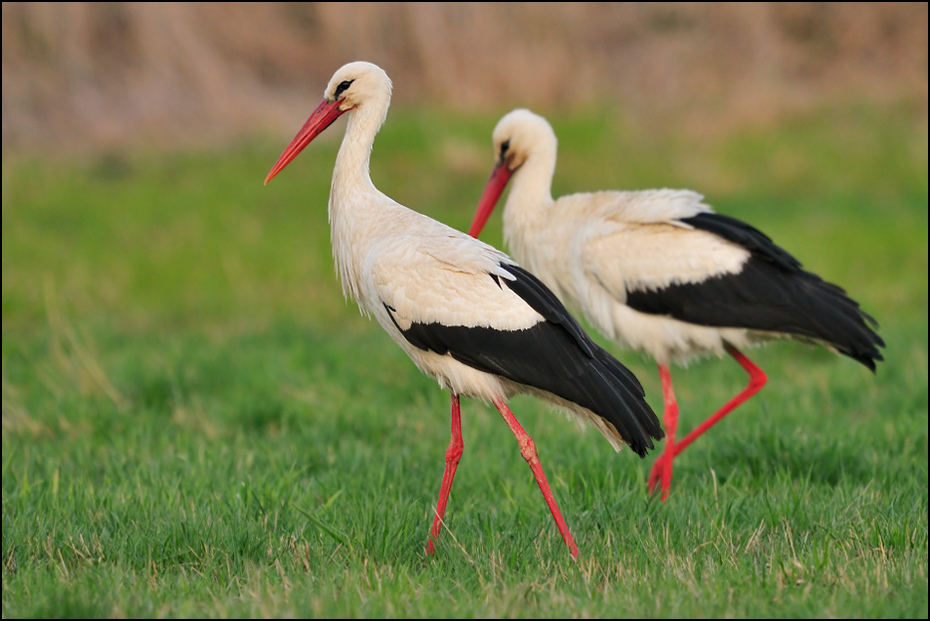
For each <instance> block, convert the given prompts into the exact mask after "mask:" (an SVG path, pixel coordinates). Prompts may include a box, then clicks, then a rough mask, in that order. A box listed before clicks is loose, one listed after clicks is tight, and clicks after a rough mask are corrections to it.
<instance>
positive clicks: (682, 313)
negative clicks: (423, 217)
mask: <svg viewBox="0 0 930 621" xmlns="http://www.w3.org/2000/svg"><path fill="white" fill-rule="evenodd" d="M492 144H493V149H494V166H493V168H492V172H491V175H490V178H489V179H488V181H487V184H486V186H485V189H484V192H483V193H482V196H481V198H480V199H479V203H478V206H477V208H476V210H475V215H474V219H473V221H472V223H471V226H470V227H469V234H470V235H472V236H474V237H478V235H480V233H481V230H482V228H483V227H484V225H485V224H486V223H487V220H488V218H489V217H490V215H491V213H492V212H493V211H494V208H495V206H496V205H497V202H498V200H499V199H500V196H501V195H502V193H503V192H504V189H505V188H506V187H507V185H508V182H510V190H509V193H508V196H507V199H506V202H505V204H504V209H503V215H502V219H503V236H504V242H505V248H506V249H507V251H508V252H509V253H510V254H511V256H513V258H515V259H516V260H517V261H519V262H520V263H521V265H523V266H524V267H525V268H526V269H528V270H530V271H531V272H532V273H534V274H535V275H536V276H538V277H539V278H540V279H541V280H542V281H543V282H544V283H546V284H547V285H548V286H549V287H550V288H551V289H552V291H553V292H554V293H555V294H556V295H557V296H558V297H559V298H560V299H561V300H562V301H563V302H565V304H566V306H567V307H568V308H569V309H570V310H572V311H574V312H576V313H580V314H581V315H583V316H584V317H585V318H586V319H587V321H588V322H589V323H590V324H592V325H593V326H594V327H595V329H596V330H597V331H598V332H600V333H601V334H602V335H603V336H605V337H606V338H607V339H609V340H610V341H611V342H613V343H615V344H617V345H619V346H621V347H623V348H627V349H632V350H635V351H639V352H644V353H645V354H646V355H648V356H651V358H652V359H653V360H655V361H656V362H657V364H658V368H659V376H660V380H661V384H662V393H663V401H664V413H663V425H664V428H665V433H666V436H667V437H666V440H665V448H664V450H663V451H662V453H661V455H660V456H659V457H657V458H656V460H655V462H654V463H653V467H652V470H651V471H650V474H649V479H648V483H647V485H648V489H649V492H650V493H657V491H658V487H657V486H659V485H660V484H661V491H662V500H663V501H665V500H666V499H667V498H668V495H669V490H670V488H671V481H672V471H673V469H672V462H673V460H674V459H675V457H676V456H678V455H679V454H680V453H681V452H682V451H683V450H684V449H685V448H687V447H688V446H689V445H691V443H692V442H694V441H695V440H696V439H697V438H698V437H699V436H701V435H702V434H703V433H705V432H706V431H707V430H708V429H710V428H711V427H712V426H713V425H715V424H716V423H717V422H719V421H720V420H721V419H722V418H723V417H725V416H726V415H727V414H729V413H730V412H731V411H732V410H733V409H735V408H736V407H737V406H739V405H741V404H742V403H744V402H745V401H747V400H748V399H749V398H751V397H752V396H753V395H755V394H756V393H757V392H759V390H761V389H762V387H763V386H764V385H765V384H766V382H767V381H768V378H767V375H766V374H765V372H764V371H762V369H760V368H759V367H758V366H757V365H756V364H755V363H753V362H752V361H751V360H750V359H749V358H748V357H747V356H746V355H745V354H744V353H743V352H742V350H743V349H745V348H747V347H750V346H759V345H763V344H765V343H767V342H770V341H774V340H779V339H794V340H797V341H802V342H806V343H808V344H812V345H819V346H824V347H826V348H827V349H829V350H832V351H834V352H836V353H839V354H843V355H845V356H848V357H849V358H851V359H853V360H855V361H856V362H859V363H861V364H863V365H864V366H865V367H866V368H868V369H869V370H871V371H872V372H873V373H874V372H875V369H876V361H881V360H883V357H882V354H881V352H880V351H879V349H878V348H879V347H884V345H885V343H884V341H883V340H882V338H881V337H880V336H879V335H878V334H877V332H876V330H877V329H878V323H877V322H876V320H875V319H874V318H873V317H872V316H870V315H869V314H867V313H865V312H864V311H863V310H861V309H860V306H859V304H858V303H857V302H856V301H854V300H853V299H851V298H850V297H849V296H848V295H847V293H846V291H845V290H844V289H842V288H841V287H839V286H838V285H835V284H832V283H830V282H827V281H825V280H823V279H822V278H821V277H820V276H818V275H816V274H814V273H812V272H810V271H807V270H805V269H804V267H803V266H802V264H801V262H800V261H798V260H797V259H796V258H795V257H794V256H792V255H791V254H789V253H788V252H787V251H786V250H784V249H783V248H781V247H780V246H778V245H777V244H775V243H774V242H773V241H772V240H771V239H770V238H769V237H768V236H767V235H765V234H764V233H762V232H761V231H759V230H758V229H756V228H754V227H753V226H751V225H749V224H747V223H745V222H743V221H741V220H738V219H736V218H733V217H730V216H727V215H723V214H718V213H716V212H715V211H714V210H713V209H712V208H711V207H710V206H709V205H707V204H706V203H705V202H704V197H703V196H702V195H701V194H698V193H697V192H694V191H692V190H688V189H669V188H663V189H651V190H637V191H621V190H617V191H598V192H588V193H575V194H568V195H565V196H561V197H559V198H558V199H553V197H552V181H553V177H554V175H555V168H556V158H557V151H558V140H557V138H556V134H555V131H554V130H553V128H552V125H551V124H550V123H549V122H548V121H547V120H546V119H545V118H544V117H543V116H540V115H539V114H536V113H535V112H532V111H531V110H528V109H526V108H517V109H515V110H512V111H511V112H509V113H507V114H505V115H504V116H503V117H502V118H501V119H500V120H499V121H498V123H497V125H496V126H495V128H494V130H493V133H492ZM724 353H726V354H729V355H730V356H732V357H733V358H734V359H735V360H736V361H737V362H738V363H739V364H740V365H741V366H742V367H743V368H744V369H745V370H746V372H747V373H748V375H749V380H748V383H747V385H746V387H745V388H744V389H743V390H742V391H740V392H739V393H738V394H737V395H736V396H735V397H733V398H732V399H731V400H730V401H729V402H727V403H726V404H725V405H724V406H723V407H721V408H720V410H718V411H717V412H716V413H715V414H713V415H712V416H710V417H709V418H708V419H707V420H705V421H704V422H703V423H701V424H700V425H699V426H697V427H696V428H695V429H694V430H693V431H692V432H691V433H690V434H688V435H687V436H686V437H685V438H684V439H682V440H680V441H679V440H676V433H677V426H678V417H679V410H678V403H677V400H676V398H675V393H674V388H673V385H672V378H671V372H670V369H669V365H670V364H682V365H683V364H687V363H688V362H689V361H691V360H693V359H696V358H701V357H705V356H711V355H716V356H717V357H722V356H723V354H724Z"/></svg>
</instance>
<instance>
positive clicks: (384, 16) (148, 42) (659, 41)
mask: <svg viewBox="0 0 930 621" xmlns="http://www.w3.org/2000/svg"><path fill="white" fill-rule="evenodd" d="M927 19H928V16H927V3H807V2H801V3H745V4H737V3H584V2H575V3H422V2H418V3H384V2H379V3H365V2H357V3H301V4H288V3H254V4H227V3H190V4H181V3H120V2H116V3H82V2H74V3H61V4H53V3H42V2H38V3H23V2H4V3H3V25H2V36H3V41H2V45H3V148H4V151H8V150H9V149H20V148H45V147H48V146H50V145H53V144H55V145H70V146H75V145H84V146H91V147H99V146H107V145H125V144H132V143H140V142H147V143H154V144H158V145H164V146H171V145H176V144H179V143H181V142H185V141H188V142H189V141H204V140H210V139H217V138H219V139H228V138H231V137H234V136H237V135H242V134H253V135H254V134H260V133H262V132H268V131H271V130H273V131H283V132H284V133H287V132H289V131H291V130H292V129H293V128H292V125H293V118H294V116H300V115H301V114H303V113H305V112H307V111H308V110H309V108H310V107H311V106H313V105H315V104H316V103H317V100H318V99H319V98H320V97H321V94H322V90H323V87H324V85H325V82H326V80H327V79H328V78H329V77H330V76H331V75H332V72H333V71H334V70H335V69H336V68H337V67H338V66H340V65H341V64H343V63H345V62H348V61H351V60H370V61H372V62H376V63H377V64H379V65H381V66H382V67H384V68H385V69H386V70H387V71H388V73H389V74H390V75H391V76H392V78H393V79H394V82H395V86H396V89H395V91H396V92H395V103H396V105H412V104H424V103H426V104H437V105H441V106H448V107H453V108H456V109H459V110H475V111H488V112H490V113H493V114H497V113H499V112H502V111H504V110H506V109H509V108H510V107H513V106H516V105H525V106H529V107H534V108H537V109H540V110H542V111H549V112H551V111H553V110H557V109H580V108H583V107H585V106H589V105H604V104H607V105H615V104H616V105H622V106H625V107H626V108H628V109H629V110H630V111H631V112H632V113H634V114H636V115H642V116H643V117H644V118H645V119H648V122H652V123H658V122H659V121H660V120H661V119H662V118H663V116H665V115H684V117H686V118H688V119H689V120H690V121H691V122H690V123H687V125H688V126H689V127H704V128H708V127H711V128H713V131H719V130H721V129H725V128H726V126H728V125H731V124H734V123H735V124H744V123H747V122H760V121H766V120H772V119H778V118H779V117H781V116H782V115H783V114H785V113H786V112H791V111H794V110H799V109H801V110H803V109H811V108H816V107H817V106H820V105H823V104H824V102H837V101H842V100H848V99H849V98H855V99H860V100H863V101H865V102H868V103H869V104H870V105H878V106H897V108H896V109H897V110H900V106H899V104H901V103H902V102H904V104H905V106H904V109H905V110H908V111H910V113H912V114H913V115H914V116H915V118H916V119H917V120H919V121H920V122H923V123H925V122H926V110H927ZM678 118H682V117H681V116H679V117H678Z"/></svg>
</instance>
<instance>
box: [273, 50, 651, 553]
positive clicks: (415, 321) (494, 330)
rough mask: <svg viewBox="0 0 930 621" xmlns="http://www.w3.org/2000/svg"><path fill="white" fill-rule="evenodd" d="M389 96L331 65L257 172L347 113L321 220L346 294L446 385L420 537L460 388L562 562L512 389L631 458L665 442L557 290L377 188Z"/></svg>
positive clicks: (374, 82)
mask: <svg viewBox="0 0 930 621" xmlns="http://www.w3.org/2000/svg"><path fill="white" fill-rule="evenodd" d="M390 97H391V81H390V79H389V78H388V76H387V74H385V72H384V71H382V70H381V69H380V68H379V67H377V66H375V65H372V64H371V63H365V62H356V63H350V64H348V65H345V66H344V67H342V68H341V69H339V70H338V71H337V72H336V73H335V74H334V76H333V77H332V79H331V80H330V82H329V84H328V86H327V87H326V90H325V93H324V100H323V102H322V103H321V104H320V105H319V106H318V108H317V109H316V110H315V111H314V112H313V114H311V116H310V118H309V119H308V120H307V122H306V123H305V124H304V127H303V128H302V129H301V130H300V132H299V133H298V134H297V136H296V137H295V138H294V139H293V141H292V142H291V144H290V145H289V146H288V147H287V148H286V149H285V151H284V153H283V154H282V155H281V157H280V159H279V160H278V162H277V163H276V164H275V165H274V167H273V168H272V170H271V172H269V174H268V177H267V178H266V180H265V181H266V183H267V182H268V181H269V180H270V179H271V178H272V177H274V176H275V175H277V174H278V173H279V172H280V171H281V170H282V169H283V168H284V167H285V166H287V164H288V163H289V162H291V161H292V160H293V159H294V158H295V157H296V156H297V154H298V153H300V151H301V150H302V149H303V148H304V147H306V146H307V144H309V143H310V141H311V140H313V138H314V137H315V136H317V135H318V134H319V133H320V132H322V131H323V130H324V129H326V127H328V126H329V125H330V124H331V123H332V122H333V121H334V120H335V119H336V118H338V117H339V116H340V115H341V114H343V113H346V112H348V113H349V116H348V124H347V127H346V131H345V137H344V139H343V142H342V146H341V147H340V149H339V154H338V156H337V157H336V164H335V168H334V171H333V182H332V188H331V192H330V198H329V219H330V224H331V228H332V230H331V235H332V244H333V256H334V257H335V261H336V265H337V271H338V273H339V276H340V279H341V281H342V286H343V291H344V293H345V294H346V295H347V296H349V297H352V298H354V299H355V300H356V301H357V302H358V305H359V307H360V308H361V309H362V311H363V312H364V313H365V314H367V315H370V316H372V317H374V318H375V319H376V320H377V321H378V323H379V324H380V325H381V326H382V327H383V328H384V330H385V331H386V332H387V333H388V334H389V335H390V336H391V338H392V339H394V341H395V342H396V343H397V344H398V345H399V346H400V347H401V348H402V349H403V350H404V351H405V352H406V353H407V355H408V356H410V358H411V359H412V360H413V362H414V363H415V364H416V365H417V367H419V369H420V370H421V371H423V372H424V373H426V374H428V375H430V376H432V377H434V378H436V380H437V381H438V382H439V383H440V384H441V385H442V386H443V387H445V388H448V389H449V390H450V391H451V393H452V440H451V442H450V445H449V449H448V451H447V453H446V472H445V475H444V477H443V484H442V487H441V489H440V496H439V502H438V504H437V508H436V516H435V520H434V522H433V527H432V530H431V535H430V540H429V544H428V549H429V551H432V550H433V539H434V538H435V537H436V536H437V535H438V534H439V528H440V526H441V521H442V516H443V514H444V511H445V506H446V501H447V498H448V494H449V490H450V489H451V485H452V478H453V476H454V473H455V468H456V466H457V464H458V461H459V457H460V456H461V453H462V442H461V423H460V409H459V395H462V396H468V397H477V398H481V399H485V400H488V401H491V402H492V403H494V405H495V406H496V407H497V409H498V410H499V411H500V412H501V415H502V416H503V417H504V419H505V420H506V421H507V423H508V425H509V426H510V428H511V430H512V431H513V432H514V434H515V435H516V436H517V439H518V441H519V444H520V447H521V453H522V454H523V456H524V458H525V459H526V460H527V462H528V463H529V465H530V467H531V469H532V470H533V473H534V476H535V477H536V480H537V483H538V484H539V486H540V489H541V491H542V493H543V496H544V498H545V500H546V503H547V505H548V506H549V509H550V511H551V512H552V515H553V518H554V519H555V521H556V524H557V525H558V527H559V530H560V532H561V534H562V536H563V538H564V539H565V542H566V544H567V545H568V546H569V550H570V551H571V553H572V555H573V556H576V555H577V547H576V546H575V543H574V541H573V540H572V537H571V534H570V533H569V531H568V528H567V526H566V525H565V522H564V520H563V519H562V517H561V514H560V513H559V510H558V507H557V506H556V503H555V499H554V497H553V495H552V492H551V490H550V489H549V486H548V483H547V482H546V479H545V475H544V474H543V472H542V468H541V466H540V465H539V459H538V456H537V455H536V450H535V447H534V445H533V441H532V439H531V438H530V437H529V436H528V435H527V434H526V432H525V431H523V429H522V428H521V427H520V425H519V423H517V421H516V418H514V417H513V414H512V413H511V412H510V410H509V409H508V408H507V406H506V401H507V399H509V398H510V397H511V396H512V395H514V394H516V393H529V394H533V395H536V396H539V397H542V398H544V399H546V400H548V401H549V402H550V403H553V404H555V405H557V406H559V407H562V408H564V409H566V410H567V411H569V412H570V413H572V414H574V415H576V416H577V417H578V418H579V420H583V421H587V422H589V423H592V424H593V425H594V426H595V427H596V428H597V429H598V430H600V431H601V433H603V434H604V435H605V437H606V438H607V439H608V440H609V441H610V442H611V444H612V445H613V446H614V447H615V448H617V449H619V448H620V447H621V446H622V445H623V444H629V445H630V446H631V447H632V448H633V449H634V450H635V451H636V452H637V453H638V454H639V455H640V456H643V455H645V453H646V451H647V450H648V449H650V448H652V447H653V444H652V440H653V439H659V438H661V437H662V435H663V434H662V430H661V428H660V426H659V422H658V419H657V418H656V416H655V414H654V413H653V412H652V410H651V408H650V407H649V405H648V404H647V403H646V401H645V399H644V394H643V390H642V386H641V385H640V384H639V382H638V381H637V380H636V378H635V377H634V376H633V375H632V373H630V371H629V370H628V369H626V368H625V367H623V366H622V365H621V364H620V363H619V362H618V361H616V360H615V359H614V358H613V357H611V356H610V355H609V354H607V352H605V351H604V350H603V349H601V348H600V347H598V346H597V345H596V344H595V343H594V342H593V341H592V340H591V339H590V337H588V335H587V334H585V333H584V331H583V330H582V329H581V328H580V326H578V324H577V322H576V321H575V320H574V319H573V318H572V317H571V315H569V314H568V312H567V311H566V310H565V308H564V306H563V305H562V304H561V302H560V301H559V300H558V298H557V297H556V296H555V295H554V294H552V292H551V291H549V290H548V289H547V288H546V287H545V286H544V285H543V284H542V283H541V282H539V281H538V280H537V279H536V278H535V277H533V276H532V275H531V274H529V273H528V272H526V271H525V270H523V269H522V268H521V267H520V266H518V265H517V264H516V263H515V262H514V261H513V260H512V259H510V257H508V256H507V255H506V254H504V253H502V252H500V251H499V250H496V249H494V248H493V247H491V246H489V245H487V244H485V243H482V242H480V241H478V240H476V239H474V238H472V237H469V236H468V235H466V234H464V233H462V232H460V231H457V230H455V229H452V228H450V227H448V226H446V225H444V224H441V223H439V222H436V221H435V220H432V219H431V218H428V217H426V216H424V215H422V214H420V213H417V212H414V211H411V210H410V209H408V208H406V207H404V206H402V205H400V204H398V203H397V202H395V201H394V200H392V199H391V198H389V197H387V196H385V195H384V194H383V193H381V192H380V191H379V190H378V189H377V188H375V186H374V184H373V183H372V181H371V177H370V174H369V159H370V155H371V149H372V145H373V143H374V139H375V136H376V134H377V133H378V130H379V129H380V127H381V125H382V124H383V122H384V120H385V118H386V116H387V110H388V107H389V104H390Z"/></svg>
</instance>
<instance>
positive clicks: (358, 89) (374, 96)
mask: <svg viewBox="0 0 930 621" xmlns="http://www.w3.org/2000/svg"><path fill="white" fill-rule="evenodd" d="M391 89H392V85H391V79H390V78H389V77H388V75H387V73H385V72H384V70H383V69H381V67H379V66H377V65H374V64H372V63H368V62H363V61H359V62H352V63H349V64H347V65H343V66H342V67H340V68H339V70H338V71H336V73H334V74H333V77H332V78H330V80H329V84H327V85H326V90H325V91H323V101H322V102H321V103H320V105H319V106H317V108H316V110H314V111H313V113H312V114H311V115H310V118H308V119H307V122H306V123H304V126H303V127H301V128H300V131H299V132H297V135H296V136H294V139H293V140H291V143H290V144H289V145H287V148H286V149H284V153H282V154H281V157H279V158H278V161H277V162H275V165H274V166H272V168H271V171H270V172H269V173H268V176H267V177H265V183H268V182H269V181H271V179H272V178H273V177H274V176H275V175H277V174H278V173H279V172H281V171H282V170H284V167H285V166H287V165H288V164H290V162H291V160H293V159H294V158H295V157H297V155H298V154H299V153H300V152H301V151H303V150H304V148H305V147H306V146H307V145H308V144H310V142H311V141H312V140H313V139H314V138H316V137H317V136H319V135H320V134H321V133H322V132H323V130H324V129H326V128H327V127H329V126H330V125H332V123H333V121H335V120H336V119H338V118H339V117H340V116H342V115H343V114H345V113H346V112H349V111H350V110H353V109H355V108H360V107H362V106H372V107H378V108H383V113H382V114H381V119H380V122H381V123H383V122H384V118H385V117H386V116H387V109H388V107H389V105H390V101H391ZM379 127H380V125H379Z"/></svg>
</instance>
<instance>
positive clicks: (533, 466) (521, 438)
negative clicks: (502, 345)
mask: <svg viewBox="0 0 930 621" xmlns="http://www.w3.org/2000/svg"><path fill="white" fill-rule="evenodd" d="M494 405H495V406H496V407H497V410H498V411H499V412H500V413H501V416H503V417H504V420H505V421H507V426H508V427H510V431H512V432H513V435H514V436H516V438H517V443H518V444H519V445H520V454H521V455H523V459H525V460H526V463H527V464H529V466H530V470H532V471H533V476H534V477H536V483H537V484H538V485H539V490H540V491H541V492H542V495H543V498H544V499H545V500H546V505H548V507H549V511H550V512H551V513H552V517H553V518H554V519H555V524H556V526H558V527H559V532H560V533H561V534H562V539H564V540H565V543H566V545H568V550H569V552H570V553H571V555H572V559H576V560H577V558H578V546H576V545H575V540H574V539H572V534H571V533H570V532H569V531H568V525H567V524H565V520H563V519H562V513H561V512H560V511H559V507H558V505H557V504H556V503H555V496H553V495H552V490H551V489H549V483H548V482H547V481H546V475H545V474H544V473H543V469H542V464H540V463H539V455H538V454H537V453H536V443H535V442H533V438H531V437H530V434H528V433H526V431H524V430H523V427H521V426H520V423H519V422H517V418H516V417H515V416H514V415H513V412H511V411H510V409H509V408H508V407H507V405H506V404H505V403H504V402H503V401H500V400H497V399H495V400H494Z"/></svg>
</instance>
